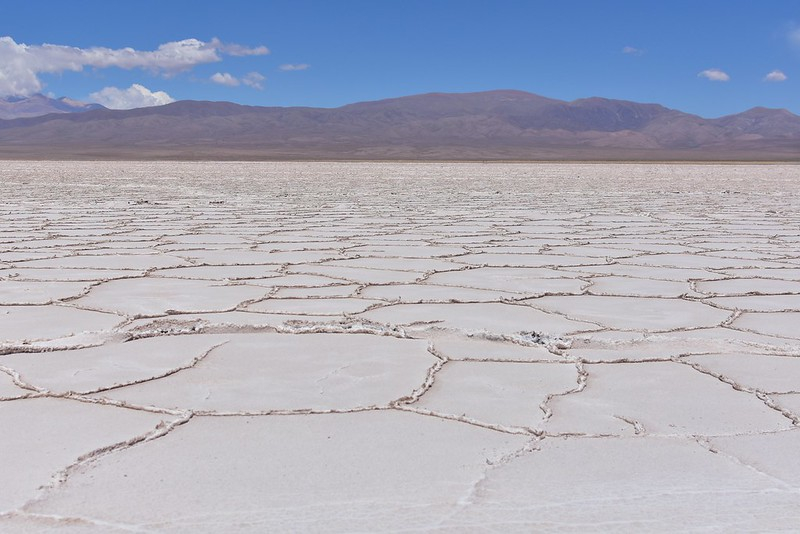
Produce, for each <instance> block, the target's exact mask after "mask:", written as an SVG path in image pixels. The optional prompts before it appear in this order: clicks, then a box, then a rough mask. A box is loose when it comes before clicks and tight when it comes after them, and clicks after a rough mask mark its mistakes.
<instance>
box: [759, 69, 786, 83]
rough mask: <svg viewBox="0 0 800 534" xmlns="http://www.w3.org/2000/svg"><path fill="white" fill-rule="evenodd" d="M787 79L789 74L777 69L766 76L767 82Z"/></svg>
mask: <svg viewBox="0 0 800 534" xmlns="http://www.w3.org/2000/svg"><path fill="white" fill-rule="evenodd" d="M787 79H788V76H786V74H784V73H783V71H781V70H777V69H776V70H773V71H772V72H770V73H769V74H767V75H766V76H764V81H765V82H785V81H786V80H787Z"/></svg>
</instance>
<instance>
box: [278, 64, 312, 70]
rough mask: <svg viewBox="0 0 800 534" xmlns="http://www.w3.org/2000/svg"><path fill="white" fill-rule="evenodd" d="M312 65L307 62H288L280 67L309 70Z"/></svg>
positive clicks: (283, 68) (282, 68)
mask: <svg viewBox="0 0 800 534" xmlns="http://www.w3.org/2000/svg"><path fill="white" fill-rule="evenodd" d="M310 66H311V65H307V64H305V63H286V64H284V65H281V66H280V67H278V68H279V69H281V70H307V69H308V67H310Z"/></svg>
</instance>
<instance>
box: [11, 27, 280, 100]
mask: <svg viewBox="0 0 800 534" xmlns="http://www.w3.org/2000/svg"><path fill="white" fill-rule="evenodd" d="M268 53H269V50H268V49H267V48H266V47H263V46H259V47H256V48H248V47H245V46H242V45H237V44H226V43H222V42H221V41H220V40H219V39H212V40H211V41H208V42H204V41H200V40H198V39H184V40H182V41H173V42H169V43H164V44H162V45H160V46H159V47H158V48H156V49H155V50H135V49H133V48H105V47H92V48H77V47H74V46H63V45H53V44H42V45H27V44H24V43H17V42H15V41H14V39H12V38H11V37H0V96H10V95H14V96H26V95H30V94H33V93H38V92H41V90H42V88H43V84H42V82H41V80H40V79H39V75H40V74H43V73H60V72H64V71H74V72H78V71H81V70H83V69H84V68H85V67H94V68H99V69H103V68H108V67H118V68H121V69H128V70H130V69H144V70H148V71H150V72H153V73H160V74H165V75H169V74H174V73H176V72H180V71H184V70H188V69H191V68H192V67H194V66H196V65H200V64H204V63H215V62H218V61H222V57H223V56H225V55H229V56H246V55H264V54H268Z"/></svg>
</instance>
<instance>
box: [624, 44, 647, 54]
mask: <svg viewBox="0 0 800 534" xmlns="http://www.w3.org/2000/svg"><path fill="white" fill-rule="evenodd" d="M622 53H623V54H628V55H630V56H641V55H642V54H644V50H642V49H641V48H636V47H633V46H623V47H622Z"/></svg>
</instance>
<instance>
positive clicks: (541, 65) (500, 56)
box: [0, 0, 800, 117]
mask: <svg viewBox="0 0 800 534" xmlns="http://www.w3.org/2000/svg"><path fill="white" fill-rule="evenodd" d="M0 36H6V37H8V38H10V39H5V40H4V41H0V93H5V94H6V95H7V94H8V93H10V92H14V91H16V92H31V91H34V90H41V91H42V92H45V93H48V94H52V95H55V96H69V97H72V98H76V99H82V100H92V99H95V100H97V99H99V98H106V99H107V100H108V101H113V99H114V98H117V101H120V102H122V104H120V105H124V103H125V101H126V100H125V99H126V98H129V97H131V92H130V88H131V86H132V85H133V84H138V85H139V86H141V89H137V91H139V93H142V94H139V93H137V94H134V95H133V97H135V98H134V99H133V100H132V102H134V103H135V102H137V100H136V98H139V97H142V98H145V100H146V99H151V100H152V99H155V101H158V99H159V98H161V99H162V100H165V99H177V100H183V99H198V100H228V101H233V102H239V103H243V104H252V105H266V106H273V105H275V106H296V105H303V106H324V107H333V106H339V105H343V104H346V103H350V102H356V101H362V100H376V99H381V98H388V97H394V96H402V95H408V94H415V93H424V92H435V91H442V92H467V91H482V90H489V89H521V90H525V91H530V92H533V93H537V94H542V95H545V96H549V97H553V98H560V99H565V100H572V99H575V98H582V97H589V96H603V97H608V98H619V99H626V100H635V101H639V102H658V103H661V104H664V105H666V106H668V107H672V108H677V109H681V110H683V111H688V112H692V113H697V114H699V115H702V116H705V117H715V116H720V115H725V114H729V113H736V112H740V111H743V110H745V109H748V108H750V107H753V106H768V107H785V108H789V109H791V110H792V111H794V112H795V113H800V98H798V96H800V91H798V89H799V88H800V1H798V0H763V1H761V2H757V1H755V0H752V1H750V0H748V1H744V0H725V1H721V0H708V1H701V0H694V1H683V0H671V1H658V2H657V1H647V0H638V1H623V0H619V1H613V0H609V1H601V0H596V1H589V0H585V1H577V0H572V1H570V0H562V1H558V2H554V1H552V0H551V1H534V0H530V1H510V0H508V1H503V0H495V1H470V0H460V1H457V0H429V1H422V0H402V1H400V0H395V1H390V0H373V1H362V0H349V1H345V0H343V1H333V0H329V1H323V0H319V1H308V0H291V1H288V0H287V1H283V0H281V1H236V0H228V1H226V2H224V3H222V2H213V1H199V0H194V1H182V0H174V1H168V0H159V1H151V0H138V1H137V2H121V1H120V2H117V1H109V0H104V1H102V2H101V1H93V0H84V1H80V2H63V1H52V2H13V3H11V2H9V3H4V5H3V6H2V18H0ZM215 38H216V39H217V40H218V41H215V40H213V39H215ZM187 39H194V40H195V41H191V42H188V41H187V42H185V43H183V45H182V46H181V45H174V44H173V45H170V44H169V43H176V42H180V41H184V40H187ZM44 43H49V44H53V45H62V46H63V47H74V48H62V47H56V48H42V47H41V45H42V44H44ZM23 44H24V45H26V46H24V47H23V46H22V45H23ZM126 47H127V48H132V49H134V50H133V51H129V52H124V51H120V50H119V49H123V48H126ZM159 47H162V50H161V52H160V53H156V54H153V53H152V52H153V51H154V50H158V49H159ZM263 47H266V49H268V51H269V53H267V50H265V49H264V48H263ZM626 50H627V52H626ZM287 65H291V66H294V70H282V69H281V66H284V67H283V68H284V69H286V68H288V67H286V66H287ZM304 66H305V67H304ZM77 69H80V70H77ZM775 71H778V72H777V73H776V72H775ZM703 72H705V74H704V75H701V73H703ZM771 72H772V73H773V74H772V76H771V78H772V80H773V81H765V77H766V76H767V75H768V74H769V73H771ZM215 75H216V76H215ZM726 78H727V81H725V80H726ZM214 80H216V81H214ZM219 82H222V83H219ZM37 84H38V85H37ZM109 88H110V89H109ZM115 91H116V93H115ZM151 92H152V93H155V94H156V96H155V97H153V96H152V95H151V94H150V93H151ZM160 92H163V93H160ZM164 93H165V94H164ZM92 95H94V98H92ZM143 95H144V96H143Z"/></svg>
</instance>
